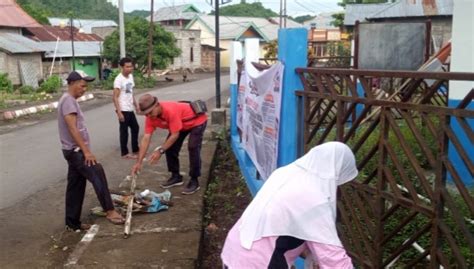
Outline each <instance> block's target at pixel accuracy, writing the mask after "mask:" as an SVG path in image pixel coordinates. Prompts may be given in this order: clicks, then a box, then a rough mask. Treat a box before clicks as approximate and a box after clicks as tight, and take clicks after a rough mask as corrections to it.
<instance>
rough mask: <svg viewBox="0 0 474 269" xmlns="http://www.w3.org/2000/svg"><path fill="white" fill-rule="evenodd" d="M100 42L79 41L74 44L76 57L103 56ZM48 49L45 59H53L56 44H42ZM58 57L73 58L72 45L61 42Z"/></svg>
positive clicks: (67, 42) (49, 42) (50, 42)
mask: <svg viewBox="0 0 474 269" xmlns="http://www.w3.org/2000/svg"><path fill="white" fill-rule="evenodd" d="M101 43H102V42H98V41H89V42H84V41H79V42H74V56H75V57H100V55H101V46H102V44H101ZM41 44H43V46H44V47H45V49H46V52H45V54H44V57H45V58H53V57H54V50H55V48H56V42H52V41H48V42H41ZM56 57H65V58H69V57H72V45H71V42H70V41H59V42H58V48H57V51H56Z"/></svg>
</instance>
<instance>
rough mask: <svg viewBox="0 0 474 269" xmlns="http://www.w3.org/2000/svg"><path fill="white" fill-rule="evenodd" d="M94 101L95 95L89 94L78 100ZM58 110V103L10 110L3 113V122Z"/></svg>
mask: <svg viewBox="0 0 474 269" xmlns="http://www.w3.org/2000/svg"><path fill="white" fill-rule="evenodd" d="M91 99H94V94H92V93H88V94H85V95H83V96H82V97H80V98H79V99H77V101H78V102H84V101H88V100H91ZM56 108H58V102H57V101H56V102H52V103H49V104H44V105H37V106H31V107H27V108H23V109H18V110H9V111H5V112H3V120H13V119H16V118H19V117H22V116H26V115H31V114H36V113H38V112H41V111H46V110H53V109H56Z"/></svg>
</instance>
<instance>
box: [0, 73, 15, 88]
mask: <svg viewBox="0 0 474 269" xmlns="http://www.w3.org/2000/svg"><path fill="white" fill-rule="evenodd" d="M0 92H8V93H11V92H13V84H12V82H11V80H10V79H9V78H8V74H6V73H0Z"/></svg>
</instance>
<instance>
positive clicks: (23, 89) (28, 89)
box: [18, 85, 35, 94]
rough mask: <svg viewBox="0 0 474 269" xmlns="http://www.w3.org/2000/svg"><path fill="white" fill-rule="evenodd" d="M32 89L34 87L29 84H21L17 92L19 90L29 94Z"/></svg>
mask: <svg viewBox="0 0 474 269" xmlns="http://www.w3.org/2000/svg"><path fill="white" fill-rule="evenodd" d="M34 91H35V89H34V88H33V87H31V86H28V85H23V86H21V87H20V88H18V92H20V94H30V93H32V92H34Z"/></svg>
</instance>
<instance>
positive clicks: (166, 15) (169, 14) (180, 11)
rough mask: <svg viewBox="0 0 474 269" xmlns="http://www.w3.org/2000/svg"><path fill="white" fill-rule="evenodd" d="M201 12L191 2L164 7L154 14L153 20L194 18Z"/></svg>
mask: <svg viewBox="0 0 474 269" xmlns="http://www.w3.org/2000/svg"><path fill="white" fill-rule="evenodd" d="M200 13H201V12H200V11H199V9H197V8H196V7H195V6H194V5H191V4H188V5H179V6H170V7H163V8H160V9H158V10H157V11H156V12H155V13H154V14H153V21H155V22H160V21H172V20H192V19H193V18H194V16H196V15H197V14H200ZM147 20H150V16H148V17H147Z"/></svg>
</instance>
